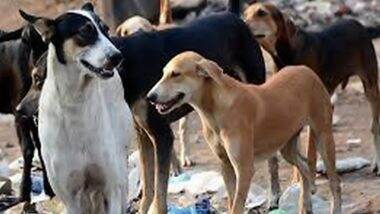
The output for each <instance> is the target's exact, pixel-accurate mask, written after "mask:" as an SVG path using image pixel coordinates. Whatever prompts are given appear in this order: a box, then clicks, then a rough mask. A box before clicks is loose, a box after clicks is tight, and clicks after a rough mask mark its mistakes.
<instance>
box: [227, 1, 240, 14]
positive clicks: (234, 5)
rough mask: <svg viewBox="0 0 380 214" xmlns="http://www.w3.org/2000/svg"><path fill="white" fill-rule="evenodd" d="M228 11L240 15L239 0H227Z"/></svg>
mask: <svg viewBox="0 0 380 214" xmlns="http://www.w3.org/2000/svg"><path fill="white" fill-rule="evenodd" d="M228 11H229V12H231V13H234V14H236V15H238V16H240V0H229V1H228Z"/></svg>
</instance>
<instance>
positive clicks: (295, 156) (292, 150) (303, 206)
mask: <svg viewBox="0 0 380 214" xmlns="http://www.w3.org/2000/svg"><path fill="white" fill-rule="evenodd" d="M298 139H299V138H298V134H297V135H296V136H294V137H293V138H292V139H291V140H290V141H289V142H288V143H287V144H286V146H285V147H284V148H282V149H281V154H282V156H283V157H284V159H285V160H286V161H288V162H289V163H290V164H292V165H294V166H296V167H297V169H298V170H299V172H300V174H301V195H300V201H299V213H312V204H311V192H312V191H311V190H312V188H313V187H312V183H311V172H310V170H309V167H308V165H307V162H306V160H305V158H304V157H302V155H301V154H300V153H299V151H298V146H297V144H298Z"/></svg>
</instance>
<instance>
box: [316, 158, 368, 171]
mask: <svg viewBox="0 0 380 214" xmlns="http://www.w3.org/2000/svg"><path fill="white" fill-rule="evenodd" d="M369 165H370V161H369V160H367V159H364V158H362V157H350V158H346V159H342V160H338V161H337V162H336V170H337V172H338V173H346V172H353V171H356V170H359V169H362V168H364V167H366V166H369ZM317 172H319V173H322V174H326V167H325V165H324V163H323V162H322V161H318V162H317Z"/></svg>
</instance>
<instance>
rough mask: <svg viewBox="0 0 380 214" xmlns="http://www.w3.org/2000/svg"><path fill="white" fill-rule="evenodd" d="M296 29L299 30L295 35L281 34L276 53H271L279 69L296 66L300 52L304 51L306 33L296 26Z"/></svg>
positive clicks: (276, 45) (276, 44) (277, 41)
mask: <svg viewBox="0 0 380 214" xmlns="http://www.w3.org/2000/svg"><path fill="white" fill-rule="evenodd" d="M292 24H293V23H292ZM294 27H295V28H296V29H297V30H296V32H295V33H294V34H293V35H288V34H287V32H281V34H282V36H279V38H278V39H277V40H276V43H275V53H273V52H272V53H271V55H272V56H273V60H274V61H275V63H276V66H277V68H278V69H281V68H283V67H285V66H287V65H294V64H296V63H297V62H296V60H297V59H296V58H297V55H298V50H303V46H304V34H305V32H303V31H302V30H301V29H300V28H298V27H296V26H294ZM282 31H285V30H284V29H283V30H282Z"/></svg>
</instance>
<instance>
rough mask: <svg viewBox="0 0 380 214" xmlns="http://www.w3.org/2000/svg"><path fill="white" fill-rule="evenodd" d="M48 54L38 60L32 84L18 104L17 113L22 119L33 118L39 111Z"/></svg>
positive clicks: (33, 71) (33, 72)
mask: <svg viewBox="0 0 380 214" xmlns="http://www.w3.org/2000/svg"><path fill="white" fill-rule="evenodd" d="M46 56H47V53H45V54H43V55H42V56H41V57H40V59H39V60H38V61H37V62H36V66H35V67H34V68H33V70H32V86H31V87H30V89H29V91H28V93H27V94H26V95H25V97H24V98H23V99H22V100H21V102H20V103H19V104H18V105H17V108H16V114H17V115H18V116H19V117H21V118H22V119H28V118H31V117H32V116H34V115H35V114H36V113H37V111H38V102H39V99H40V94H41V90H42V86H43V84H44V81H45V78H46V69H47V67H46Z"/></svg>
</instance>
